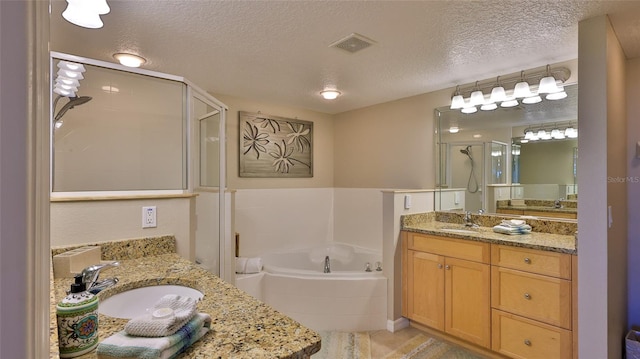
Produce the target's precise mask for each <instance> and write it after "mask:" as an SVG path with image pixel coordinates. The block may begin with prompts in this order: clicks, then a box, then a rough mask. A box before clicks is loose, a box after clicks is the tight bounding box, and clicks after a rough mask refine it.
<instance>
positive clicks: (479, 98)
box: [469, 90, 484, 106]
mask: <svg viewBox="0 0 640 359" xmlns="http://www.w3.org/2000/svg"><path fill="white" fill-rule="evenodd" d="M469 103H470V104H471V105H472V106H478V105H482V104H483V103H484V94H483V93H482V91H480V90H476V91H473V92H472V93H471V97H469Z"/></svg>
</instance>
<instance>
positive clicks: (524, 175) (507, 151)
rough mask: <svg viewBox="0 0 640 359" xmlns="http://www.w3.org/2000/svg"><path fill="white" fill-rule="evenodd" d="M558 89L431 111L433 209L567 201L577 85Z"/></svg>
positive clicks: (572, 192) (574, 152)
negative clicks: (493, 105) (491, 104)
mask: <svg viewBox="0 0 640 359" xmlns="http://www.w3.org/2000/svg"><path fill="white" fill-rule="evenodd" d="M565 91H566V93H567V97H566V98H564V99H560V100H554V101H550V100H544V101H542V102H539V103H535V104H522V103H521V104H519V105H517V106H515V107H510V108H503V107H498V108H497V109H495V110H492V111H481V110H478V111H477V112H475V113H471V114H465V113H462V112H461V111H460V110H451V109H450V108H449V106H444V107H440V108H438V109H436V111H435V116H436V120H435V124H436V151H435V152H436V168H435V169H436V177H437V178H436V185H437V187H438V191H437V195H436V203H435V208H436V209H437V210H464V211H473V212H476V211H479V210H483V211H485V212H496V211H497V206H498V204H500V203H502V202H498V201H513V202H514V203H515V202H516V200H520V201H523V200H530V201H531V203H533V202H534V201H535V202H536V204H539V205H541V206H542V205H547V204H548V203H552V205H554V206H556V205H558V201H559V200H561V201H562V204H560V205H559V206H564V205H566V206H567V207H573V204H572V203H568V202H570V201H572V202H577V196H578V188H577V166H576V164H577V156H578V141H577V131H578V130H577V129H578V106H577V99H578V85H577V84H571V85H565ZM549 137H550V138H549ZM520 203H523V202H519V204H520ZM575 204H577V203H575ZM576 207H577V205H576ZM566 211H567V212H568V211H569V210H566ZM576 212H577V210H576Z"/></svg>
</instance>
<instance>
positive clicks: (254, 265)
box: [236, 257, 262, 274]
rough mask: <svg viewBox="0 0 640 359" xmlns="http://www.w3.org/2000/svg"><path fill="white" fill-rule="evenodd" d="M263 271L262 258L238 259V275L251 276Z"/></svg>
mask: <svg viewBox="0 0 640 359" xmlns="http://www.w3.org/2000/svg"><path fill="white" fill-rule="evenodd" d="M261 270H262V259H261V258H260V257H253V258H246V257H236V273H238V274H249V273H259V272H260V271H261Z"/></svg>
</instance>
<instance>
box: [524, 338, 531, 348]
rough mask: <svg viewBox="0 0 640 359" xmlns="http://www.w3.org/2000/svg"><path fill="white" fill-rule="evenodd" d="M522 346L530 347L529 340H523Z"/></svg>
mask: <svg viewBox="0 0 640 359" xmlns="http://www.w3.org/2000/svg"><path fill="white" fill-rule="evenodd" d="M524 345H526V346H528V347H530V346H531V340H529V339H525V340H524Z"/></svg>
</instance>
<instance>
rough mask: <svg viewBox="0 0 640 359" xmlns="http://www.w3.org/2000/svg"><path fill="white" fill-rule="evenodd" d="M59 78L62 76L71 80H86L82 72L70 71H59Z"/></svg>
mask: <svg viewBox="0 0 640 359" xmlns="http://www.w3.org/2000/svg"><path fill="white" fill-rule="evenodd" d="M58 76H62V77H66V78H70V79H76V80H82V79H83V78H84V76H82V72H76V71H69V70H65V69H60V70H58Z"/></svg>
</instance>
